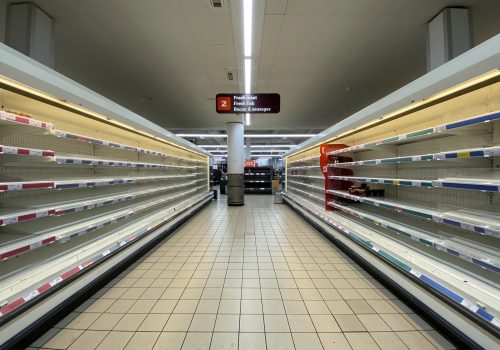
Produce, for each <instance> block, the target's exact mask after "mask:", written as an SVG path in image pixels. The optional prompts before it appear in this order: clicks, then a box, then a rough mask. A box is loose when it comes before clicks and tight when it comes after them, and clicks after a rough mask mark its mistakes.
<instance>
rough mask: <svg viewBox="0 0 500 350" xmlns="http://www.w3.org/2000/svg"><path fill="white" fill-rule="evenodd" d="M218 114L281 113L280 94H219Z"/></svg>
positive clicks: (217, 98)
mask: <svg viewBox="0 0 500 350" xmlns="http://www.w3.org/2000/svg"><path fill="white" fill-rule="evenodd" d="M215 109H216V111H217V113H252V114H256V113H279V111H280V95H279V94H218V95H217V96H216V97H215Z"/></svg>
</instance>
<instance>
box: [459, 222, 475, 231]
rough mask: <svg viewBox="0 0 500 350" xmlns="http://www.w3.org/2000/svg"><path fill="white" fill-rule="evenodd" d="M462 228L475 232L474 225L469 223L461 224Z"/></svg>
mask: <svg viewBox="0 0 500 350" xmlns="http://www.w3.org/2000/svg"><path fill="white" fill-rule="evenodd" d="M460 227H461V228H463V229H466V230H469V231H474V225H473V224H469V223H468V222H461V223H460Z"/></svg>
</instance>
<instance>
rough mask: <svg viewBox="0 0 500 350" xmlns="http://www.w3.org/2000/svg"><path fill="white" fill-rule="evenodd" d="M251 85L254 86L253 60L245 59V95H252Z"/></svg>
mask: <svg viewBox="0 0 500 350" xmlns="http://www.w3.org/2000/svg"><path fill="white" fill-rule="evenodd" d="M251 85H252V60H251V59H250V58H245V94H249V93H250V87H251Z"/></svg>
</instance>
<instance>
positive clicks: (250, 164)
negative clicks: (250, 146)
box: [245, 160, 257, 168]
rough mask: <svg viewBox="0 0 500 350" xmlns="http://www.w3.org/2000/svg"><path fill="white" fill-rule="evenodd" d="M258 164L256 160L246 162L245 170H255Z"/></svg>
mask: <svg viewBox="0 0 500 350" xmlns="http://www.w3.org/2000/svg"><path fill="white" fill-rule="evenodd" d="M256 166H257V162H256V161H255V160H245V168H255V167H256Z"/></svg>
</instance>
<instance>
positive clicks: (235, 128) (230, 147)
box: [227, 122, 245, 206]
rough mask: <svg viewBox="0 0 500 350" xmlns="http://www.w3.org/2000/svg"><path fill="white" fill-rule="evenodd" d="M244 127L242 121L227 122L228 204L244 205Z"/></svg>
mask: <svg viewBox="0 0 500 350" xmlns="http://www.w3.org/2000/svg"><path fill="white" fill-rule="evenodd" d="M244 167H245V147H244V127H243V123H241V122H229V123H227V192H228V193H227V194H228V196H227V204H228V205H231V206H232V205H244V204H245V197H244V196H245V195H244V183H245V182H244Z"/></svg>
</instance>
